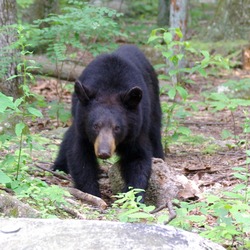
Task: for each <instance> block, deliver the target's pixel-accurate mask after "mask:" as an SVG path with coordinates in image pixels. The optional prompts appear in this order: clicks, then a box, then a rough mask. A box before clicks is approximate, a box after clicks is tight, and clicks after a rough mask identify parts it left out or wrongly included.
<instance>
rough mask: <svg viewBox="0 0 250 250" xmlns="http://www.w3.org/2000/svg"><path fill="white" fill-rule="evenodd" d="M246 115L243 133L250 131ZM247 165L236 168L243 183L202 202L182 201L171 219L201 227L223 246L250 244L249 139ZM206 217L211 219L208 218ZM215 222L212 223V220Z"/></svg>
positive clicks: (203, 233)
mask: <svg viewBox="0 0 250 250" xmlns="http://www.w3.org/2000/svg"><path fill="white" fill-rule="evenodd" d="M245 114H246V119H245V123H244V129H243V131H244V134H245V136H246V137H247V134H248V135H249V133H250V129H249V128H250V118H249V114H248V113H245ZM245 148H246V151H245V152H246V165H245V167H241V166H239V167H234V168H233V170H234V176H235V178H237V179H238V180H239V181H240V183H239V184H236V185H235V186H234V187H232V189H231V190H228V191H223V192H221V194H220V195H212V194H209V195H207V196H206V197H205V200H204V201H202V202H197V203H194V204H190V203H187V202H181V203H180V206H181V208H177V211H176V212H177V217H176V219H174V220H173V221H171V222H170V224H171V225H173V226H179V227H182V228H184V229H187V230H192V229H193V228H195V229H196V230H197V229H198V231H199V233H200V234H201V235H202V236H204V237H207V238H209V239H211V240H212V241H216V242H218V243H223V244H224V245H229V246H230V245H233V244H234V245H235V243H236V244H237V249H248V248H249V246H250V241H249V234H250V199H249V198H250V186H249V180H250V168H249V165H250V150H249V144H248V143H247V141H246V144H245ZM207 218H210V219H209V221H210V222H209V221H207ZM211 222H212V223H211Z"/></svg>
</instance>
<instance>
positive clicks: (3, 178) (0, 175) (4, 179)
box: [0, 169, 12, 184]
mask: <svg viewBox="0 0 250 250" xmlns="http://www.w3.org/2000/svg"><path fill="white" fill-rule="evenodd" d="M11 181H12V180H11V179H10V177H9V176H8V175H7V174H5V173H4V172H3V171H2V170H1V169H0V183H2V184H6V183H10V182H11Z"/></svg>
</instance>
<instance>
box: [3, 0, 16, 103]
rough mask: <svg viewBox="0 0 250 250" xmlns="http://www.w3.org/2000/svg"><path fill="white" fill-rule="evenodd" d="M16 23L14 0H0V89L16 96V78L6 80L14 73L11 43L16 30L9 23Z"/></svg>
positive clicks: (14, 37)
mask: <svg viewBox="0 0 250 250" xmlns="http://www.w3.org/2000/svg"><path fill="white" fill-rule="evenodd" d="M14 23H16V1H15V0H0V27H1V28H2V29H1V30H0V63H1V67H0V91H1V92H3V93H4V94H6V95H9V96H13V97H14V98H16V97H18V95H19V94H20V90H19V88H18V86H19V81H18V78H13V79H11V80H8V78H9V77H11V76H13V75H15V74H16V65H17V63H16V58H15V55H16V53H15V50H13V49H12V48H11V45H12V44H13V43H14V42H15V41H16V36H17V34H16V31H15V30H14V29H13V28H12V27H10V26H9V25H11V24H14Z"/></svg>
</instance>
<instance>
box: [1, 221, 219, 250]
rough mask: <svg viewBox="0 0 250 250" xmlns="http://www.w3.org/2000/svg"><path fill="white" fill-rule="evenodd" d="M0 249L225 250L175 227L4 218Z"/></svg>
mask: <svg viewBox="0 0 250 250" xmlns="http://www.w3.org/2000/svg"><path fill="white" fill-rule="evenodd" d="M0 249H3V250H4V249H8V250H16V249H18V250H22V249H25V250H38V249H39V250H40V249H46V250H50V249H51V250H52V249H53V250H57V249H60V250H64V249H65V250H71V249H74V250H77V249H81V250H82V249H87V250H91V249H98V250H102V249H105V250H109V249H112V250H116V249H117V250H123V249H136V250H137V249H138V250H147V249H148V250H155V249H164V250H170V249H171V250H173V249H174V250H178V249H180V250H184V249H185V250H189V249H190V250H209V249H211V250H223V249H224V248H223V247H221V246H219V245H217V244H215V243H213V242H211V241H209V240H207V239H203V238H202V237H200V236H198V235H197V234H194V233H190V232H186V231H184V230H181V229H177V228H174V227H171V226H156V225H146V224H129V223H121V222H110V221H88V220H58V219H0Z"/></svg>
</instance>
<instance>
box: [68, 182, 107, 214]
mask: <svg viewBox="0 0 250 250" xmlns="http://www.w3.org/2000/svg"><path fill="white" fill-rule="evenodd" d="M67 190H68V191H69V193H70V194H71V195H73V196H74V197H76V198H77V199H79V200H81V201H84V202H88V203H90V204H91V205H94V206H97V207H98V208H100V209H101V210H105V209H106V208H107V207H108V205H107V203H106V202H105V201H104V200H102V199H101V198H99V197H97V196H94V195H92V194H88V193H84V192H82V191H80V190H78V189H76V188H70V187H69V188H67Z"/></svg>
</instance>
